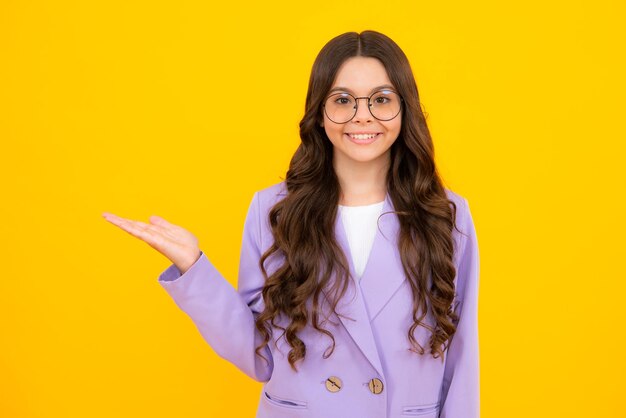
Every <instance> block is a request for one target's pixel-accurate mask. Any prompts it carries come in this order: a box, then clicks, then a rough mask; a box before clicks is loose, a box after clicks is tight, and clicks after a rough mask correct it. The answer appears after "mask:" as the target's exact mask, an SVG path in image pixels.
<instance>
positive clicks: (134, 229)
mask: <svg viewBox="0 0 626 418" xmlns="http://www.w3.org/2000/svg"><path fill="white" fill-rule="evenodd" d="M107 220H108V221H109V222H111V223H112V224H114V225H116V226H118V227H120V228H121V229H123V230H124V231H126V232H128V233H129V234H131V235H132V236H134V237H137V238H139V239H141V240H143V241H145V242H147V243H148V244H150V245H158V244H159V243H160V242H162V236H160V234H159V231H156V230H155V228H154V227H153V226H152V225H148V224H146V223H144V222H141V221H133V220H130V219H125V218H121V217H119V216H115V215H113V216H108V217H107Z"/></svg>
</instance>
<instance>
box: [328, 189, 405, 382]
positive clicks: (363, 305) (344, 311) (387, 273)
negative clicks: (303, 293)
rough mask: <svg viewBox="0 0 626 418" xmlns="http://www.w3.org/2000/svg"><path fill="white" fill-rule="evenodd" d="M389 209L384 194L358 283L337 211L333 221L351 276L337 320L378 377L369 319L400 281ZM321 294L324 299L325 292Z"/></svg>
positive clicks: (395, 224) (395, 228) (394, 217)
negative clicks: (383, 200)
mask: <svg viewBox="0 0 626 418" xmlns="http://www.w3.org/2000/svg"><path fill="white" fill-rule="evenodd" d="M393 210H394V208H393V204H392V203H391V198H390V197H389V194H388V193H387V195H386V197H385V203H384V205H383V211H382V213H383V215H382V216H381V218H380V221H379V228H376V235H375V237H374V242H373V244H372V249H371V252H370V255H369V257H368V260H367V264H366V266H365V269H364V271H363V275H362V276H361V280H360V284H359V282H358V278H356V270H355V268H354V263H353V261H352V254H351V252H350V245H349V243H348V239H347V236H346V231H345V229H344V225H343V222H342V220H341V216H340V214H339V213H338V215H337V218H336V220H335V237H336V238H337V242H338V244H339V246H340V247H341V249H342V250H343V252H344V254H345V255H346V257H347V259H348V264H349V268H350V274H351V276H352V278H351V280H350V285H349V287H348V289H347V290H346V293H345V295H344V297H343V298H342V299H341V300H340V301H339V303H338V304H337V312H338V314H339V319H340V320H341V322H342V324H343V325H344V327H345V328H346V330H347V331H348V333H349V334H350V336H351V337H352V339H353V340H354V342H355V343H356V345H357V346H358V347H359V348H360V350H361V351H362V352H363V354H364V355H365V357H366V358H367V359H368V360H369V362H370V363H371V364H372V366H373V367H374V368H375V369H376V370H377V371H378V372H379V373H380V375H381V376H383V375H384V374H383V368H382V366H381V362H380V357H379V354H378V350H377V348H376V341H375V337H374V334H373V332H372V326H371V321H372V320H373V319H374V317H375V316H376V315H377V314H378V313H379V312H380V311H381V309H382V308H383V307H384V306H385V304H386V303H387V301H388V300H389V299H390V298H391V296H393V294H394V293H395V292H396V290H397V289H398V288H399V287H400V285H401V284H402V282H403V281H404V273H403V270H402V268H401V263H400V269H399V271H398V268H397V266H398V263H399V262H400V260H399V255H398V254H397V251H396V241H397V234H398V230H399V223H398V220H397V215H395V214H394V213H388V214H384V213H385V212H390V211H393ZM324 295H325V296H326V297H327V299H328V296H327V294H326V292H324Z"/></svg>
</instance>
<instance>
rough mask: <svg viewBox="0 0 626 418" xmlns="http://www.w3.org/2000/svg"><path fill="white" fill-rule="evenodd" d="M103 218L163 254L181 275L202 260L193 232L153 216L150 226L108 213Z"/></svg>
mask: <svg viewBox="0 0 626 418" xmlns="http://www.w3.org/2000/svg"><path fill="white" fill-rule="evenodd" d="M102 216H103V217H104V219H106V220H107V221H109V222H111V223H112V224H113V225H117V226H118V227H120V228H121V229H123V230H124V231H126V232H128V233H129V234H131V235H133V236H135V237H137V238H139V239H140V240H143V241H144V242H146V243H147V244H148V245H149V246H151V247H152V248H154V249H155V250H157V251H158V252H160V253H161V254H163V255H164V256H165V257H167V258H168V259H169V260H170V261H171V262H172V263H174V265H176V267H177V268H178V270H180V272H181V273H185V272H186V271H187V270H189V268H190V267H191V266H192V265H193V264H194V263H195V262H196V261H198V259H199V258H200V249H199V247H198V239H197V238H196V237H195V236H194V235H193V234H192V233H191V232H189V231H187V230H185V229H184V228H182V227H180V226H178V225H174V224H171V223H169V222H168V221H166V220H165V219H163V218H161V217H159V216H155V215H153V216H151V217H150V223H149V224H147V223H144V222H140V221H133V220H130V219H125V218H121V217H119V216H116V215H113V214H112V213H108V212H104V213H103V214H102Z"/></svg>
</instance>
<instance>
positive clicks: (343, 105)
mask: <svg viewBox="0 0 626 418" xmlns="http://www.w3.org/2000/svg"><path fill="white" fill-rule="evenodd" d="M359 99H367V108H368V109H369V111H370V113H371V115H372V116H373V117H374V118H376V119H378V120H381V121H387V120H391V119H393V118H395V117H396V116H398V114H399V113H400V110H402V102H403V99H402V97H400V95H399V94H398V93H396V92H395V91H393V90H388V89H384V90H379V91H377V92H374V93H372V95H371V96H369V97H354V96H353V95H351V94H350V93H345V92H341V93H335V94H331V95H330V96H328V97H327V98H326V100H325V101H324V104H323V105H322V107H323V108H324V113H325V114H326V116H327V117H328V119H330V120H331V121H333V122H335V123H347V122H350V121H351V120H352V118H354V116H355V115H356V112H357V108H358V101H359Z"/></svg>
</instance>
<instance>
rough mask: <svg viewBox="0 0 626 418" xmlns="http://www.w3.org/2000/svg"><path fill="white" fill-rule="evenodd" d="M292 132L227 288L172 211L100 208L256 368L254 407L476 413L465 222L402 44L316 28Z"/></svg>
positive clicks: (261, 413) (237, 360)
mask: <svg viewBox="0 0 626 418" xmlns="http://www.w3.org/2000/svg"><path fill="white" fill-rule="evenodd" d="M300 137H301V141H302V142H301V144H300V146H299V147H298V149H297V150H296V152H295V154H294V156H293V158H292V159H291V163H290V166H289V170H288V171H287V175H286V179H285V180H284V181H282V182H280V183H277V184H274V185H272V186H270V187H267V188H265V189H263V190H260V191H258V192H256V193H255V194H254V196H253V197H252V202H251V204H250V207H249V210H248V214H247V217H246V220H245V224H244V232H243V243H242V249H241V260H240V265H239V281H238V289H237V290H235V289H234V288H233V287H232V286H231V285H230V284H229V282H228V281H226V279H225V278H224V277H223V276H222V275H221V274H220V272H218V271H217V270H216V268H215V267H214V266H213V264H212V263H211V261H210V260H209V259H208V258H207V256H206V254H204V253H203V252H202V251H201V250H200V248H199V246H198V240H197V239H196V238H195V236H194V235H192V234H191V233H190V232H188V231H186V230H185V229H183V228H181V227H180V226H177V225H174V224H171V223H169V222H167V221H166V220H164V219H162V218H160V217H157V216H152V217H151V218H150V224H146V223H143V222H139V221H132V220H128V219H124V218H120V217H117V216H115V215H111V214H107V213H105V214H104V216H105V218H106V219H107V220H108V221H110V222H111V223H113V224H115V225H117V226H119V227H120V228H122V229H124V230H125V231H127V232H129V233H130V234H132V235H134V236H136V237H137V238H139V239H141V240H143V241H145V242H146V243H148V244H149V245H150V246H152V247H153V248H155V249H156V250H157V251H159V252H160V253H162V254H163V255H164V256H165V257H167V258H168V259H169V260H170V261H171V262H172V263H173V264H172V265H171V266H169V267H168V268H167V270H165V271H164V272H163V273H162V274H161V275H160V277H159V283H160V284H161V285H162V286H163V288H164V289H165V290H166V291H167V292H168V294H169V295H170V296H171V297H172V298H173V299H174V301H175V302H176V304H177V305H178V306H179V307H180V308H181V309H182V310H183V311H184V312H186V313H187V314H188V315H189V316H190V317H191V319H192V320H193V322H194V323H195V325H196V326H197V328H198V330H199V331H200V333H201V334H202V336H203V338H204V339H205V340H206V341H207V342H208V344H210V346H211V347H212V348H213V349H214V350H215V351H216V352H217V353H218V354H219V355H220V356H221V357H223V358H225V359H226V360H228V361H230V362H232V363H233V364H235V365H236V366H237V367H238V368H239V369H241V370H242V371H243V372H244V373H246V374H247V375H248V376H250V377H251V378H253V379H255V380H257V381H260V382H264V383H265V384H264V387H263V390H262V393H261V397H260V401H259V407H258V413H257V417H263V418H265V417H268V418H269V417H271V418H280V417H320V418H327V417H339V418H347V417H355V418H366V417H371V418H384V417H404V416H420V417H422V418H435V417H440V418H476V417H478V416H479V356H478V315H477V314H478V278H479V258H478V246H477V239H476V232H475V229H474V224H473V221H472V215H471V213H470V209H469V206H468V202H467V200H466V199H465V198H464V197H462V196H460V195H459V194H456V193H454V192H452V191H450V190H449V189H447V188H445V187H444V186H443V185H442V182H441V180H440V177H439V175H438V173H437V169H436V167H435V161H434V149H433V143H432V140H431V137H430V133H429V130H428V127H427V125H426V121H425V118H424V115H423V113H422V110H421V106H420V100H419V94H418V90H417V86H416V83H415V79H414V76H413V73H412V71H411V67H410V65H409V62H408V60H407V58H406V56H405V54H404V53H403V52H402V50H401V49H400V48H399V47H398V46H397V45H396V44H395V43H394V42H393V41H392V40H391V39H390V38H388V37H387V36H385V35H383V34H381V33H378V32H374V31H364V32H361V33H356V32H349V33H345V34H343V35H340V36H337V37H335V38H334V39H332V40H331V41H330V42H328V43H327V44H326V45H325V46H324V47H323V48H322V50H321V51H320V53H319V55H318V56H317V58H316V60H315V62H314V64H313V69H312V72H311V78H310V81H309V87H308V92H307V96H306V111H305V114H304V117H303V118H302V121H301V122H300ZM236 415H237V411H233V414H232V416H236Z"/></svg>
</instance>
